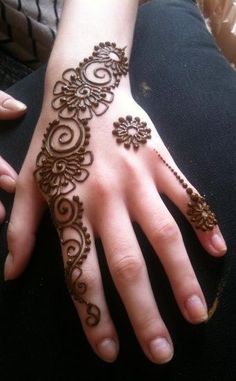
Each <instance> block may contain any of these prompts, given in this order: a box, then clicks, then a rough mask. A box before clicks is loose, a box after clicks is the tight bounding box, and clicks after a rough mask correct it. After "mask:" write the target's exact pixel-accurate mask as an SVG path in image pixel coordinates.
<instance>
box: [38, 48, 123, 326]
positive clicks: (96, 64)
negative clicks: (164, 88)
mask: <svg viewBox="0 0 236 381" xmlns="http://www.w3.org/2000/svg"><path fill="white" fill-rule="evenodd" d="M127 72H128V60H127V58H126V57H125V48H124V49H120V48H118V47H117V46H116V44H115V43H110V42H105V43H100V44H99V45H98V46H95V47H94V51H93V53H92V55H91V57H89V58H85V59H84V61H83V62H81V63H80V64H79V65H78V67H77V68H75V69H67V70H66V71H64V73H63V74H62V80H60V81H58V82H56V84H55V86H54V89H53V95H54V99H53V101H52V107H53V109H54V110H57V111H58V120H54V121H52V122H50V123H49V126H48V128H47V130H46V132H45V134H44V138H43V141H42V148H41V152H40V153H39V154H38V156H37V159H36V169H35V172H34V176H35V180H36V182H37V183H38V186H39V188H40V191H41V192H42V193H43V195H44V196H45V197H46V199H47V201H48V204H49V207H50V211H51V215H52V218H53V221H54V223H55V225H56V228H57V230H58V233H59V237H60V241H61V245H62V248H63V252H64V253H65V254H66V266H65V278H66V283H67V285H68V289H69V291H70V293H71V295H72V297H73V299H74V300H75V301H77V302H79V303H81V304H84V305H85V306H86V311H87V318H86V324H87V325H88V326H95V325H97V324H98V323H99V321H100V309H99V308H98V307H97V306H96V305H95V304H93V303H91V302H89V301H87V299H86V297H85V293H86V291H87V285H86V283H85V282H84V281H83V280H82V276H83V270H82V265H83V262H84V260H85V259H86V258H87V255H88V254H89V251H90V247H91V237H90V234H89V233H88V231H87V228H86V226H84V224H83V204H82V202H81V201H80V199H79V197H78V196H75V195H74V194H73V191H74V190H75V189H76V184H78V183H82V182H84V181H86V180H87V178H88V176H89V170H88V167H89V166H90V165H91V164H92V163H93V160H94V158H93V153H92V152H91V151H89V150H88V149H87V147H88V145H89V140H90V128H89V126H88V124H87V121H88V120H89V119H91V118H92V117H93V116H94V115H96V116H99V115H102V114H104V113H105V112H106V111H107V109H108V107H109V104H110V103H111V102H112V101H113V99H114V93H113V91H112V90H113V89H114V88H115V87H117V86H118V85H119V83H120V80H121V77H122V76H123V75H126V74H127ZM68 237H69V238H68Z"/></svg>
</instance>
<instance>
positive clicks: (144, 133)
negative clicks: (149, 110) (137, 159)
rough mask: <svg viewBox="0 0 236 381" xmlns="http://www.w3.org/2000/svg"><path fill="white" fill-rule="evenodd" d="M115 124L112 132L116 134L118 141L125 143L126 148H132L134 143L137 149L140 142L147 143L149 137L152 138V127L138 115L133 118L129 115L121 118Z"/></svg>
mask: <svg viewBox="0 0 236 381" xmlns="http://www.w3.org/2000/svg"><path fill="white" fill-rule="evenodd" d="M113 126H114V130H113V131H112V133H113V135H114V136H116V141H117V143H124V146H125V148H130V146H131V145H133V147H134V148H135V149H138V148H139V145H140V144H145V143H146V142H147V139H151V130H150V128H148V127H147V123H146V122H141V121H140V118H138V117H136V118H134V119H133V117H132V116H130V115H128V116H127V117H126V118H125V119H124V118H119V120H118V122H115V123H114V124H113Z"/></svg>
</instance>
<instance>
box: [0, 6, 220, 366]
mask: <svg viewBox="0 0 236 381" xmlns="http://www.w3.org/2000/svg"><path fill="white" fill-rule="evenodd" d="M137 6H138V0H132V1H131V0H122V5H121V2H120V0H113V1H112V2H111V1H110V0H100V1H99V2H94V1H93V0H87V1H86V2H84V1H82V0H66V1H65V2H64V9H63V14H62V19H61V22H60V27H59V31H58V35H57V39H56V42H55V45H54V48H53V52H52V55H51V57H50V61H49V65H48V68H47V74H46V81H45V96H44V101H43V109H42V113H41V116H40V118H39V121H38V125H37V127H36V130H35V133H34V136H33V139H32V142H31V145H30V148H29V151H28V154H27V156H26V159H25V162H24V164H23V167H22V170H21V172H20V175H19V179H18V181H17V190H16V198H15V203H14V207H13V211H12V215H11V220H10V223H9V229H8V246H9V251H10V254H9V255H8V257H7V260H6V264H5V278H6V279H13V278H15V277H17V276H18V275H20V274H21V273H22V271H23V270H24V268H25V267H26V265H27V263H28V261H29V258H30V255H31V252H32V249H33V246H34V242H35V235H36V231H37V226H38V224H39V220H40V216H41V214H42V212H43V209H44V207H45V200H46V201H47V202H48V204H49V206H50V210H51V213H52V218H53V220H54V222H55V225H56V228H57V231H58V234H59V237H60V242H61V247H62V254H63V259H64V263H65V274H66V281H67V284H68V287H69V290H70V293H71V295H72V299H73V301H74V303H75V306H76V309H77V311H78V314H79V316H80V318H81V322H82V325H83V328H84V331H85V334H86V335H87V338H88V340H89V342H90V344H91V346H92V348H93V349H94V351H95V352H96V353H97V354H98V355H99V356H100V357H101V358H102V359H104V360H105V361H114V360H115V358H116V356H117V354H118V337H117V334H116V330H115V327H114V324H113V322H112V320H111V317H110V314H109V309H108V306H107V304H106V301H105V297H104V292H103V286H102V278H101V272H100V269H99V264H98V259H97V254H96V248H95V244H94V238H95V237H96V236H98V237H100V238H101V240H102V243H103V246H104V249H105V253H106V258H107V263H108V266H109V269H110V272H111V275H112V277H113V280H114V283H115V285H116V287H117V290H118V292H119V293H120V295H121V298H122V300H123V303H124V305H125V307H126V310H127V312H128V315H129V318H130V321H131V323H132V325H133V328H134V331H135V333H136V336H137V338H138V340H139V342H140V345H141V346H142V348H143V351H144V352H145V354H146V356H147V357H148V358H149V359H150V360H151V361H153V362H156V363H164V362H167V361H169V360H170V359H171V357H172V356H173V345H172V342H171V338H170V335H169V333H168V330H167V328H166V326H165V323H164V322H163V320H162V318H161V316H160V313H159V311H158V308H157V305H156V302H155V299H154V296H153V292H152V289H151V286H150V281H149V278H148V273H147V269H146V265H145V261H144V258H143V254H144V253H141V250H140V247H139V244H138V241H137V238H136V236H135V233H134V231H133V227H132V221H136V222H137V223H138V224H139V225H140V226H141V228H142V229H143V231H144V233H145V234H146V236H147V237H148V239H149V241H150V243H151V244H152V246H153V248H154V249H155V251H156V253H157V255H158V256H159V258H160V260H161V262H162V263H163V266H164V268H165V271H166V273H167V275H168V277H169V280H170V283H171V286H172V289H173V292H174V294H175V297H176V301H177V303H178V305H179V307H180V309H181V312H182V314H183V315H184V317H185V318H186V319H187V320H188V321H189V322H191V323H199V322H202V321H204V320H206V319H207V307H206V303H205V299H204V296H203V293H202V291H201V288H200V286H199V283H198V281H197V279H196V276H195V274H194V271H193V268H192V266H191V263H190V261H189V258H188V255H187V253H186V250H185V247H184V244H183V240H182V237H181V233H180V230H179V228H178V226H177V225H176V222H175V221H174V219H173V217H172V216H171V214H170V213H169V211H168V210H167V208H166V206H165V205H164V203H163V202H162V199H161V197H160V193H165V194H166V195H167V196H168V197H169V198H170V199H171V200H172V201H173V202H174V203H175V204H176V205H177V206H178V207H179V208H180V210H181V211H182V212H183V213H184V214H189V217H188V218H189V219H190V220H191V221H192V223H193V225H194V226H198V227H199V229H196V234H197V235H198V237H199V239H200V241H201V243H202V245H203V246H204V247H205V248H206V250H207V251H209V253H211V254H212V255H215V256H220V255H223V254H224V253H225V251H226V246H225V243H224V240H223V238H222V236H221V234H220V231H219V228H218V227H217V225H216V224H217V221H216V218H215V216H214V214H213V213H212V212H211V211H210V210H209V207H208V206H207V204H206V203H205V201H204V199H202V198H201V197H200V196H199V195H198V193H197V191H196V190H195V189H194V188H193V187H192V186H190V184H189V183H188V181H187V180H186V179H185V177H184V175H183V174H181V172H180V170H179V169H178V168H177V167H176V164H175V163H174V161H173V159H172V158H171V156H170V154H169V153H168V151H167V149H166V148H165V145H164V143H163V142H162V140H161V138H160V137H159V135H158V133H157V132H156V130H155V128H154V126H153V123H152V121H151V120H150V118H149V117H148V115H147V114H146V113H145V111H144V110H142V108H140V107H139V106H138V105H137V103H135V101H134V100H133V98H132V96H131V90H130V84H129V77H128V75H127V72H128V59H127V58H128V57H129V55H130V52H131V46H132V37H133V30H134V25H135V19H136V13H137ZM117 16H119V17H117ZM121 31H122V33H121ZM99 41H106V42H105V43H104V42H102V43H99V44H98V45H97V46H95V47H94V50H93V51H91V46H94V42H95V44H96V43H98V42H99ZM107 41H111V42H107ZM113 41H115V43H114V42H113ZM125 47H126V48H125ZM126 55H127V57H126ZM85 57H87V58H85ZM84 58H85V59H84ZM78 61H79V62H78ZM71 67H72V69H68V68H71ZM58 73H63V74H58ZM130 115H131V117H129V116H130ZM127 116H128V117H127ZM86 121H87V123H86ZM114 123H115V124H114ZM113 131H114V132H113ZM123 143H124V144H123ZM129 143H130V144H129ZM138 145H139V147H138ZM35 180H36V181H35ZM22 221H24V227H23V226H22ZM203 230H206V231H203Z"/></svg>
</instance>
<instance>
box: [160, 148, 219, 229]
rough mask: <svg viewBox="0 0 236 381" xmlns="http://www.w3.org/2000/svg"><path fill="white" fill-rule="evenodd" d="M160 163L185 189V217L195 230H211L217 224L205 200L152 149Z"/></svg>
mask: <svg viewBox="0 0 236 381" xmlns="http://www.w3.org/2000/svg"><path fill="white" fill-rule="evenodd" d="M154 152H156V153H157V155H158V157H159V158H160V159H161V161H162V162H163V163H164V164H165V165H166V166H167V168H169V170H170V171H171V172H172V173H173V175H174V176H175V177H176V179H177V180H178V182H179V183H180V184H181V185H182V187H183V188H184V189H185V191H186V193H187V195H188V196H189V199H190V201H189V202H188V205H187V206H188V208H187V212H186V213H187V215H188V216H189V217H190V222H192V223H193V225H194V226H195V228H196V229H200V230H202V231H203V232H205V231H209V230H212V229H213V228H214V226H216V225H217V224H218V222H217V219H216V215H215V213H213V212H212V211H211V210H210V207H209V205H208V204H207V203H206V201H205V198H204V197H202V196H200V195H199V194H198V193H195V192H194V191H193V189H192V188H190V187H189V186H188V184H187V183H186V182H185V181H184V179H182V178H181V176H180V175H179V174H178V173H177V172H176V171H175V170H174V169H173V168H172V167H171V166H170V165H169V164H168V163H167V161H166V160H165V159H164V158H163V157H162V156H161V154H160V153H159V152H158V151H157V150H155V149H154Z"/></svg>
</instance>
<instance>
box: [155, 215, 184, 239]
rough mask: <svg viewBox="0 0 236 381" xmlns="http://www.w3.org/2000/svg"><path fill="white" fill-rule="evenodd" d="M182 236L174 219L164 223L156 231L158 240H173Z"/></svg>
mask: <svg viewBox="0 0 236 381" xmlns="http://www.w3.org/2000/svg"><path fill="white" fill-rule="evenodd" d="M179 237H180V231H179V228H178V226H177V225H176V223H175V221H174V220H171V219H170V220H169V221H167V222H164V223H162V224H161V225H160V226H159V228H158V229H157V232H156V240H158V241H162V242H163V241H164V242H173V241H176V240H177V239H178V238H179Z"/></svg>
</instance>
